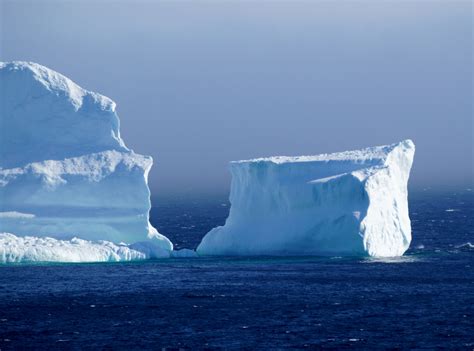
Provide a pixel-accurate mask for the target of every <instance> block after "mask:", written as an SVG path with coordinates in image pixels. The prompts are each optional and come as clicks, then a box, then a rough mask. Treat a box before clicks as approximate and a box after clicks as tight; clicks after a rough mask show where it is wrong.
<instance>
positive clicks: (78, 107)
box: [0, 62, 173, 261]
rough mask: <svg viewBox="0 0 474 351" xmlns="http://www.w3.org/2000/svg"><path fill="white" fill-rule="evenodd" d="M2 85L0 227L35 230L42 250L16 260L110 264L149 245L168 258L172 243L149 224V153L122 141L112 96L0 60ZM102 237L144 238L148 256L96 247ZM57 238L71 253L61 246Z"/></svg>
mask: <svg viewBox="0 0 474 351" xmlns="http://www.w3.org/2000/svg"><path fill="white" fill-rule="evenodd" d="M0 87H1V94H0V111H1V114H0V124H1V130H0V199H1V202H0V232H8V233H14V235H15V236H16V237H24V236H36V237H37V238H36V239H32V238H29V239H28V240H29V241H28V242H29V243H31V242H33V240H36V241H34V242H35V243H36V244H35V245H37V246H36V248H38V247H40V248H41V249H35V250H36V251H38V252H41V254H40V255H39V256H35V255H34V254H32V255H29V254H28V255H26V254H25V255H24V256H22V257H26V256H28V257H30V258H32V259H33V260H34V259H35V257H36V258H39V257H43V258H44V257H46V258H48V260H50V259H51V260H57V261H71V260H74V261H77V260H78V259H82V258H84V259H85V260H87V261H90V260H93V258H94V257H95V258H97V259H98V260H104V257H109V258H112V259H113V260H115V258H116V255H118V256H117V257H139V256H140V255H145V256H146V255H149V256H152V255H153V254H152V253H150V247H152V248H159V249H160V250H164V251H166V252H168V256H169V255H170V252H171V250H172V249H173V246H172V244H171V242H170V241H169V240H168V239H167V238H166V237H164V236H163V235H161V234H159V233H158V231H157V230H156V229H155V228H154V227H153V226H152V225H151V224H150V223H149V210H150V206H151V204H150V190H149V188H148V184H147V178H148V173H149V171H150V168H151V166H152V163H153V161H152V158H151V157H150V156H143V155H139V154H136V153H134V152H133V151H132V150H130V149H128V148H127V147H126V145H125V143H124V142H123V140H122V139H121V137H120V130H119V119H118V117H117V114H116V112H115V103H114V102H113V101H112V100H110V99H109V98H107V97H105V96H102V95H100V94H97V93H93V92H90V91H87V90H85V89H82V88H81V87H79V86H78V85H77V84H75V83H74V82H72V81H71V80H69V79H68V78H66V77H64V76H63V75H61V74H59V73H57V72H54V71H52V70H50V69H48V68H46V67H43V66H41V65H38V64H35V63H27V62H11V63H0ZM45 237H50V238H51V239H46V238H45ZM74 237H76V238H80V239H74V240H76V242H72V241H71V239H72V238H74ZM9 238H10V239H11V238H12V237H11V236H4V237H3V239H2V240H3V241H2V247H4V245H6V243H7V241H8V239H9ZM54 239H60V241H58V240H56V241H54ZM21 240H23V239H21V238H20V239H18V240H17V239H15V243H17V245H20V244H21V243H23V244H25V243H26V242H25V241H24V240H23V241H21ZM61 240H66V241H61ZM77 240H85V241H80V243H81V245H77ZM99 240H102V241H109V242H112V243H120V242H123V243H126V244H134V243H136V242H148V244H143V245H142V246H143V247H147V253H145V254H144V253H141V254H135V251H134V250H133V249H130V248H127V249H125V248H124V247H125V246H116V247H115V246H113V245H115V244H110V245H109V246H107V247H108V248H112V249H110V250H108V251H107V250H105V249H104V246H103V245H102V246H100V247H101V248H100V249H99V248H97V245H96V244H95V243H96V242H98V241H99ZM45 242H47V244H44V243H45ZM89 242H91V243H92V244H90V243H89ZM58 243H60V245H61V247H69V248H70V250H69V249H68V250H69V251H61V250H60V251H58V250H59V249H56V248H55V245H56V244H58ZM71 243H72V244H71ZM43 244H44V245H43ZM38 245H39V246H38ZM71 245H72V246H71ZM94 245H95V246H94ZM47 247H51V250H52V251H51V253H50V254H48V253H47V252H46V251H47V249H46V248H47ZM73 249H77V250H78V251H77V252H76V253H74V254H73V253H72V252H73ZM88 249H91V250H92V251H91V254H90V255H89V256H88V255H86V254H83V252H86V251H87V250H88ZM29 250H30V251H28V252H31V250H32V249H29ZM35 250H33V251H35ZM55 250H56V251H55ZM104 250H105V251H106V252H105V251H104ZM127 250H128V251H127ZM153 250H154V249H153ZM20 251H21V250H20ZM58 252H61V253H58ZM65 252H67V253H65ZM94 252H95V253H94ZM3 253H4V255H5V249H4V252H3ZM67 255H70V256H71V257H72V258H71V259H67V258H66V257H65V256H67ZM104 255H105V256H104ZM135 255H136V256H135ZM9 257H10V256H9ZM15 257H17V256H15ZM18 257H19V256H18ZM99 258H100V259H99ZM107 260H108V259H107Z"/></svg>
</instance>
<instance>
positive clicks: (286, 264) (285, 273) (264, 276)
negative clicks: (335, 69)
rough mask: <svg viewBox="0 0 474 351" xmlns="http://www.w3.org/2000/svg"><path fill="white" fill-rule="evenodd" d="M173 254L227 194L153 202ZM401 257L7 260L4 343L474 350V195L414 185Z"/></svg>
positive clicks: (2, 292) (218, 220) (1, 277)
mask: <svg viewBox="0 0 474 351" xmlns="http://www.w3.org/2000/svg"><path fill="white" fill-rule="evenodd" d="M153 203H154V207H153V209H152V211H151V221H152V223H153V224H155V225H156V226H157V227H158V229H159V230H160V232H162V233H163V234H165V235H167V236H168V237H169V238H170V239H171V240H172V241H173V243H175V246H176V248H177V249H180V248H195V247H196V246H197V244H198V243H199V242H200V240H201V238H202V236H203V235H204V234H205V233H206V232H207V231H208V230H209V229H211V228H213V227H215V226H217V225H222V224H223V223H224V221H225V218H226V217H227V214H228V210H229V204H228V202H227V200H226V197H225V196H222V197H219V196H215V197H208V198H193V199H191V198H186V197H182V198H175V199H156V200H155V199H154V201H153ZM409 204H410V217H411V219H412V227H413V241H412V244H411V248H410V249H409V250H408V252H407V253H406V254H405V256H403V257H400V258H394V259H370V258H342V257H331V258H327V257H326V258H321V257H285V258H275V257H252V258H233V257H224V258H194V259H193V258H189V259H184V258H181V259H163V260H154V261H145V262H132V263H100V264H37V265H24V264H23V265H22V264H20V265H3V266H0V349H1V350H10V349H16V350H18V349H21V350H29V349H30V350H39V349H48V350H51V349H66V350H78V349H105V350H107V349H111V350H112V349H113V350H115V349H126V350H131V349H143V348H151V349H287V348H290V349H305V348H309V349H314V348H316V349H318V348H329V349H331V348H332V349H349V348H359V349H369V348H370V349H372V348H376V349H434V348H451V349H467V350H472V349H474V272H473V268H474V192H472V191H470V190H463V191H458V192H454V191H449V192H438V191H435V190H426V191H419V192H412V193H411V194H410V199H409Z"/></svg>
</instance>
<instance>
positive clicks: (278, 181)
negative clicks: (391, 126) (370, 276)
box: [197, 140, 415, 257]
mask: <svg viewBox="0 0 474 351" xmlns="http://www.w3.org/2000/svg"><path fill="white" fill-rule="evenodd" d="M414 152H415V146H414V144H413V142H412V141H411V140H405V141H403V142H401V143H398V144H393V145H387V146H379V147H373V148H367V149H364V150H359V151H348V152H342V153H334V154H329V155H319V156H302V157H271V158H261V159H254V160H248V161H237V162H232V163H231V164H230V170H231V173H232V185H231V194H230V202H231V204H232V207H231V209H230V214H229V217H228V218H227V221H226V223H225V225H224V226H222V227H217V228H214V229H213V230H211V231H210V232H209V233H208V234H207V235H206V236H205V237H204V238H203V240H202V242H201V244H200V245H199V247H198V249H197V252H198V253H199V254H202V255H347V256H351V255H354V256H367V255H368V256H380V257H390V256H399V255H402V254H403V253H404V252H405V251H406V250H407V249H408V247H409V245H410V241H411V226H410V218H409V216H408V202H407V195H408V194H407V182H408V177H409V173H410V169H411V166H412V162H413V156H414Z"/></svg>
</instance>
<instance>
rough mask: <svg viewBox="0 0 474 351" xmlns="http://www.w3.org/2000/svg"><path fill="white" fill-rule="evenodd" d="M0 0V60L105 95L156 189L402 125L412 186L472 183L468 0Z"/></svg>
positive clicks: (207, 184)
mask: <svg viewBox="0 0 474 351" xmlns="http://www.w3.org/2000/svg"><path fill="white" fill-rule="evenodd" d="M0 1H1V8H0V11H1V18H0V22H1V47H0V58H1V60H3V61H10V60H27V61H35V62H38V63H40V64H43V65H45V66H48V67H49V68H52V69H54V70H56V71H59V72H61V73H63V74H64V75H66V76H68V77H69V78H71V79H72V80H74V81H75V82H77V83H78V84H79V85H81V86H83V87H84V88H86V89H88V90H92V91H97V92H100V93H102V94H104V95H107V96H109V97H110V98H112V99H113V100H115V101H116V102H117V105H118V108H117V110H118V113H119V116H120V119H121V126H122V127H121V133H122V136H123V138H124V140H125V142H126V143H127V145H128V146H129V147H131V148H133V149H134V150H135V151H136V152H139V153H142V154H149V155H152V156H153V157H154V159H155V166H154V168H153V170H152V172H151V174H150V177H151V178H150V185H151V188H152V190H153V191H154V195H160V194H171V193H185V192H192V193H204V194H206V193H211V192H225V191H227V190H228V186H229V181H230V179H229V174H228V171H227V163H228V161H231V160H236V159H246V158H253V157H258V156H270V155H302V154H304V155H307V154H318V153H322V152H333V151H342V150H346V149H354V148H359V147H365V146H372V145H379V144H387V143H392V142H396V141H399V140H402V139H406V138H411V139H413V140H414V141H415V143H416V145H417V154H416V156H415V164H414V168H413V172H412V178H411V186H412V187H414V188H417V187H419V188H421V187H429V186H431V187H441V186H446V185H454V186H463V187H465V186H470V184H472V179H473V113H472V100H473V90H472V89H473V88H472V79H473V71H472V70H473V61H472V59H473V57H472V45H473V44H472V39H473V38H472V29H473V27H472V25H473V23H472V16H473V12H472V3H471V1H429V0H424V1H403V0H401V1H383V0H373V1H311V2H310V1H305V2H303V1H301V2H298V1H296V2H295V1H279V2H271V1H259V2H256V1H255V2H254V1H243V0H242V1H239V2H237V1H225V0H224V1H212V2H211V1H207V2H203V1H192V2H191V1H189V2H188V1H177V2H172V1H163V2H160V1H97V0H96V1H78V0H77V1H39V0H37V1H21V0H16V1H5V0H0Z"/></svg>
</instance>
